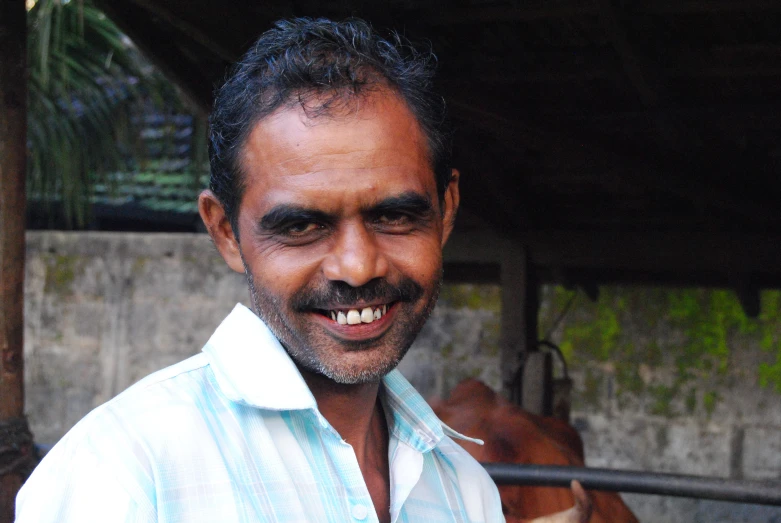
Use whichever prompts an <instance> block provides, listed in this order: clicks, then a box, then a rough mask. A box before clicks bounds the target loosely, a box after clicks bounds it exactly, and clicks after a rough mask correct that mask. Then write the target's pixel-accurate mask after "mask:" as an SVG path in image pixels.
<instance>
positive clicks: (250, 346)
mask: <svg viewBox="0 0 781 523" xmlns="http://www.w3.org/2000/svg"><path fill="white" fill-rule="evenodd" d="M383 383H384V393H383V395H382V398H383V402H384V406H385V409H386V413H387V416H388V419H389V426H388V429H389V432H390V444H389V448H388V458H389V463H390V480H391V489H390V494H391V507H390V512H391V520H392V521H394V522H396V521H399V522H427V523H428V522H446V521H447V522H462V521H463V522H466V521H470V522H498V521H504V517H503V516H502V511H501V504H500V501H499V494H498V491H497V489H496V486H495V485H494V483H493V482H492V481H491V479H490V478H489V477H488V475H487V474H486V473H485V471H484V470H483V468H482V467H481V466H480V465H479V464H478V463H477V462H476V461H475V460H474V459H472V457H470V456H469V455H468V454H467V453H466V452H465V451H464V450H463V449H462V448H461V447H459V446H458V445H457V444H455V443H454V442H453V440H452V439H451V438H450V437H449V436H453V437H456V438H463V436H461V435H459V434H457V433H456V432H454V431H452V430H451V429H450V428H448V427H447V426H445V425H443V424H442V423H441V422H440V421H439V420H438V419H437V417H436V416H435V415H434V413H433V412H432V411H431V409H430V408H429V406H428V405H427V404H426V402H425V401H424V400H423V398H422V397H421V396H420V395H419V394H418V393H417V392H416V391H415V390H414V389H413V388H412V386H411V385H410V384H409V383H408V382H407V381H406V380H405V379H404V378H403V377H402V375H401V374H400V373H399V372H398V371H393V372H391V373H390V374H389V375H388V376H386V377H385V378H384V382H383ZM16 521H17V523H33V522H36V523H40V522H46V523H48V522H51V523H54V522H57V523H64V522H74V523H91V522H95V523H113V522H117V523H119V522H123V523H131V522H132V523H136V522H155V521H159V522H166V523H173V522H188V523H191V522H193V523H194V522H220V523H223V522H224V523H233V522H261V521H262V522H304V521H311V522H347V521H356V522H361V523H362V522H374V521H377V516H376V513H375V511H374V506H373V504H372V500H371V497H370V496H369V491H368V489H367V488H366V484H365V483H364V480H363V476H362V475H361V471H360V469H359V468H358V462H357V460H356V458H355V453H354V452H353V449H352V447H351V446H350V445H349V444H347V443H346V442H345V441H343V440H342V438H341V437H340V436H339V434H337V432H336V431H335V430H334V429H333V427H331V425H330V424H329V423H328V421H326V419H325V418H324V417H323V416H322V415H321V414H320V412H319V411H318V410H317V404H316V402H315V399H314V397H313V396H312V394H311V392H310V391H309V389H308V388H307V386H306V384H305V382H304V380H303V378H302V377H301V374H300V373H299V372H298V369H297V368H296V366H295V365H294V364H293V362H292V360H291V359H290V357H289V356H288V355H287V353H286V352H285V350H284V349H283V348H282V346H281V345H280V344H279V342H278V341H277V339H276V338H275V337H274V336H273V334H272V333H271V331H269V330H268V328H267V327H266V326H265V324H264V323H263V322H262V321H261V320H260V319H258V317H257V316H255V314H254V313H252V312H251V311H250V310H249V309H247V308H246V307H244V306H241V305H237V306H236V308H235V309H234V310H233V312H232V313H231V314H230V315H229V316H228V317H227V318H226V319H225V321H223V323H222V325H220V327H219V328H218V329H217V331H216V332H215V333H214V335H213V336H212V337H211V339H210V340H209V342H208V343H207V344H206V346H205V347H204V348H203V353H202V354H198V355H197V356H193V357H192V358H189V359H187V360H185V361H183V362H181V363H179V364H176V365H173V366H171V367H168V368H166V369H163V370H161V371H159V372H156V373H154V374H152V375H150V376H148V377H147V378H145V379H143V380H141V381H140V382H138V383H137V384H135V385H134V386H132V387H131V388H129V389H128V390H126V391H125V392H124V393H122V394H120V395H119V396H117V397H116V398H114V399H113V400H111V401H109V402H108V403H106V404H105V405H103V406H101V407H98V408H97V409H95V410H94V411H92V412H91V413H90V414H89V415H88V416H86V417H85V418H84V419H83V420H81V421H80V422H79V423H78V424H77V425H76V426H75V427H74V428H73V429H72V430H71V431H70V432H69V433H68V434H66V435H65V437H64V438H63V439H62V440H61V441H60V442H59V443H58V444H57V445H56V446H55V447H54V448H53V449H52V450H51V452H49V454H48V455H47V456H46V458H45V459H44V460H43V462H42V463H41V464H40V465H39V466H38V468H37V469H36V470H35V472H34V473H33V475H32V476H31V478H30V479H29V480H28V481H27V483H26V484H25V485H24V487H23V488H22V490H21V492H20V493H19V496H18V498H17V520H16Z"/></svg>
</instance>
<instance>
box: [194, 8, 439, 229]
mask: <svg viewBox="0 0 781 523" xmlns="http://www.w3.org/2000/svg"><path fill="white" fill-rule="evenodd" d="M435 66H436V56H435V55H434V53H433V52H432V51H431V49H430V48H426V49H418V48H416V47H415V46H413V45H412V44H411V43H410V42H409V41H408V40H406V39H405V38H404V37H402V36H400V35H399V34H397V33H392V34H391V35H390V37H389V38H387V39H386V38H383V37H381V36H379V35H378V34H377V33H376V32H375V31H374V29H373V28H372V27H371V25H369V24H368V23H367V22H365V21H363V20H360V19H354V18H353V19H348V20H345V21H343V22H333V21H331V20H326V19H316V20H315V19H311V18H297V19H293V20H283V21H279V22H277V23H276V24H275V27H274V28H273V29H270V30H269V31H266V32H265V33H263V35H261V37H260V38H259V39H258V40H257V42H256V43H255V44H254V45H253V46H252V48H250V49H249V51H247V52H246V53H245V54H244V56H243V57H242V58H241V59H240V60H239V61H238V62H237V63H236V64H235V65H234V66H233V68H232V69H231V71H230V73H229V74H228V77H227V79H226V81H225V83H224V84H223V85H222V87H220V89H219V90H218V91H217V93H216V98H215V102H214V108H213V110H212V113H211V116H210V118H209V124H210V131H209V161H210V164H211V176H210V181H209V188H210V189H211V191H212V192H213V193H214V194H215V195H216V197H217V198H218V199H219V201H220V203H221V204H222V206H223V208H224V210H225V214H226V216H227V217H228V219H229V221H230V224H231V226H232V228H233V231H234V234H235V235H236V236H237V238H238V232H239V231H238V227H237V222H238V208H239V205H240V203H241V198H242V196H243V193H244V189H245V181H244V179H243V176H242V173H241V168H240V153H241V150H242V147H243V146H244V143H245V142H246V140H247V137H248V136H249V134H250V132H251V131H252V129H253V128H254V127H255V125H256V124H257V123H258V122H259V121H261V120H262V119H263V118H265V117H267V116H269V115H270V114H271V113H273V112H274V111H276V110H277V109H278V108H280V107H294V106H296V105H298V106H300V107H302V108H303V110H304V111H305V112H306V114H307V115H308V116H309V117H311V118H314V117H317V116H320V115H323V114H329V113H330V112H332V111H335V110H336V109H338V108H340V107H343V106H344V105H345V104H347V103H349V101H350V100H352V99H353V98H355V97H357V96H365V95H366V94H368V93H370V92H371V91H372V90H373V89H376V88H379V87H384V88H390V89H392V90H393V91H394V92H396V93H397V94H398V95H399V96H400V97H401V98H402V99H403V100H404V101H405V102H406V104H407V106H408V107H409V109H410V110H411V112H412V114H413V115H414V116H415V118H416V119H417V121H418V124H419V125H420V127H421V129H422V131H423V133H424V134H425V136H426V140H427V144H428V149H429V150H428V154H429V159H430V162H431V166H432V170H433V171H434V176H435V177H436V183H437V192H438V194H439V197H440V199H441V198H442V197H443V195H444V193H445V190H446V189H447V186H448V184H449V182H450V178H451V170H450V167H451V165H450V162H451V132H450V127H449V122H448V119H447V114H446V110H445V109H446V108H445V101H444V99H443V98H442V97H441V96H439V95H437V94H436V93H435V92H434V91H433V89H432V82H433V76H434V69H435Z"/></svg>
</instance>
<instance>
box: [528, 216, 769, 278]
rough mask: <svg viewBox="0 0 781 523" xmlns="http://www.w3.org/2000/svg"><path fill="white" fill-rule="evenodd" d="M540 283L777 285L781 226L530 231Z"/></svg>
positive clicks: (531, 246) (531, 249)
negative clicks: (769, 228) (721, 229)
mask: <svg viewBox="0 0 781 523" xmlns="http://www.w3.org/2000/svg"><path fill="white" fill-rule="evenodd" d="M516 240H517V241H518V242H523V243H524V244H526V245H529V248H530V252H531V253H532V263H533V264H534V265H535V266H536V267H537V268H538V271H539V277H540V280H541V281H544V282H555V283H565V282H564V281H560V278H561V277H562V276H561V275H566V279H567V281H566V282H567V283H571V284H577V283H579V281H592V282H595V283H599V284H611V283H612V284H624V283H630V284H631V283H648V284H668V285H690V286H693V285H703V286H716V287H724V288H734V287H736V284H739V283H740V282H742V281H750V282H751V285H752V287H756V288H781V266H780V265H779V263H778V260H781V230H777V231H776V232H764V233H761V232H747V231H735V232H731V233H728V232H707V231H688V232H681V231H679V232H653V231H645V232H644V231H626V232H619V231H605V232H602V233H600V232H598V231H551V230H547V231H530V232H526V233H522V234H520V235H518V236H517V238H516Z"/></svg>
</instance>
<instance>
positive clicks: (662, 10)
mask: <svg viewBox="0 0 781 523" xmlns="http://www.w3.org/2000/svg"><path fill="white" fill-rule="evenodd" d="M628 5H632V10H633V11H638V12H641V13H652V14H696V13H733V12H749V11H781V3H779V2H778V1H777V0H646V1H645V2H642V3H640V2H633V3H631V4H628Z"/></svg>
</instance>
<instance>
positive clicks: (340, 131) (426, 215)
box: [202, 90, 458, 383]
mask: <svg viewBox="0 0 781 523" xmlns="http://www.w3.org/2000/svg"><path fill="white" fill-rule="evenodd" d="M241 166H242V170H243V174H244V177H245V178H244V180H245V183H246V189H245V192H244V195H243V198H242V201H241V205H240V208H239V217H238V227H239V232H240V235H239V236H240V244H237V245H236V247H237V249H238V254H239V256H240V258H239V259H240V262H241V264H240V265H239V264H238V262H237V260H236V256H235V253H234V254H231V253H230V252H229V253H228V256H226V252H225V250H224V249H222V248H221V249H220V250H221V251H222V252H223V256H224V257H226V260H227V261H228V263H229V264H230V265H231V266H232V267H233V268H234V269H236V270H241V269H244V270H245V271H246V274H247V277H248V280H249V283H250V289H251V293H252V300H253V305H254V308H255V311H256V313H257V314H258V315H259V316H260V317H261V318H262V319H263V320H264V321H265V322H266V324H267V325H268V326H269V327H270V328H271V330H272V331H273V332H274V334H275V335H276V336H277V337H278V338H279V340H280V341H281V342H282V345H283V346H284V347H285V348H286V350H287V351H288V353H289V354H290V355H291V357H292V358H293V360H294V361H295V362H296V363H297V364H298V365H299V366H301V367H303V368H304V369H306V370H308V371H312V372H316V373H319V374H323V375H325V376H326V377H328V378H330V379H332V380H334V381H337V382H339V383H365V382H369V381H375V380H377V379H379V378H380V377H382V376H383V375H385V374H386V373H388V372H389V371H390V370H391V369H393V368H394V367H395V366H396V364H397V363H398V362H399V360H400V359H401V358H402V356H403V355H404V354H405V352H406V350H407V349H408V348H409V346H410V344H411V343H412V341H413V340H414V338H415V336H417V334H418V332H419V331H420V329H421V328H422V326H423V323H424V322H425V320H426V319H427V317H428V315H429V313H430V312H431V309H432V308H433V306H434V302H435V300H436V295H437V292H438V289H439V284H440V281H441V272H442V246H443V245H444V242H445V240H446V239H447V235H448V234H449V232H450V230H451V228H452V219H453V217H454V214H455V210H456V209H455V208H456V206H457V204H458V189H457V182H456V181H454V182H453V183H452V184H451V187H450V188H449V189H448V191H447V194H446V197H445V199H444V201H443V202H440V201H439V199H438V197H437V190H436V184H435V179H434V173H433V172H432V169H431V164H430V161H429V158H428V156H427V147H426V141H425V137H424V135H423V133H422V132H421V130H420V129H419V126H418V124H417V121H416V120H415V118H414V116H413V115H412V113H411V112H410V111H409V109H408V108H407V107H406V105H405V104H404V103H403V102H402V101H401V100H399V99H398V98H397V97H396V96H395V95H393V94H391V93H389V92H387V91H384V90H378V91H376V92H374V93H372V94H371V95H369V96H367V97H363V98H360V99H356V100H355V101H354V104H350V106H349V108H347V109H345V110H343V111H339V112H337V113H336V114H333V115H327V116H320V117H317V118H314V119H309V118H308V117H307V116H306V115H305V114H304V112H303V111H302V110H301V109H300V107H295V108H286V109H281V110H279V111H277V112H276V113H274V114H273V115H271V116H270V117H267V118H265V119H264V120H262V121H261V122H260V123H259V124H258V125H257V126H256V127H255V128H254V130H253V131H252V133H251V134H250V136H249V138H248V140H247V142H246V144H245V145H244V149H243V157H242V160H241ZM443 206H444V207H443ZM202 214H203V212H202ZM210 230H212V227H210ZM212 235H213V236H214V232H212ZM215 240H217V238H215ZM217 243H218V246H219V244H220V242H219V240H217ZM228 250H230V249H228ZM229 258H230V259H229Z"/></svg>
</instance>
